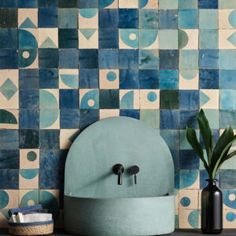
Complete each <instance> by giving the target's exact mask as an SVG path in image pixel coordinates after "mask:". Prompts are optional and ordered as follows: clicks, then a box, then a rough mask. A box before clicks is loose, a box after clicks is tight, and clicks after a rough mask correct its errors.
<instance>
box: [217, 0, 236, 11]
mask: <svg viewBox="0 0 236 236" xmlns="http://www.w3.org/2000/svg"><path fill="white" fill-rule="evenodd" d="M218 1H219V3H218V5H219V8H221V9H235V8H236V2H235V1H234V0H218Z"/></svg>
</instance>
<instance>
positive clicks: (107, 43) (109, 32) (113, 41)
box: [99, 29, 118, 48]
mask: <svg viewBox="0 0 236 236" xmlns="http://www.w3.org/2000/svg"><path fill="white" fill-rule="evenodd" d="M99 48H118V30H117V29H99Z"/></svg>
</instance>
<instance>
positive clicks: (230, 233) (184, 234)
mask: <svg viewBox="0 0 236 236" xmlns="http://www.w3.org/2000/svg"><path fill="white" fill-rule="evenodd" d="M0 235H1V236H9V234H8V233H7V230H0ZM70 235H74V234H66V233H65V232H63V231H59V232H56V233H54V234H51V236H70ZM175 235H176V236H198V235H204V234H202V233H201V231H200V230H176V232H174V233H173V234H168V236H175ZM207 235H208V236H211V235H212V236H213V235H214V236H215V235H216V234H207ZM219 235H220V236H236V229H235V230H224V231H223V232H222V234H219Z"/></svg>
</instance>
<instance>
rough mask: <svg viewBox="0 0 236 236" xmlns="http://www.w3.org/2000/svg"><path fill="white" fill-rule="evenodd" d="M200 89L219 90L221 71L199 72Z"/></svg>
mask: <svg viewBox="0 0 236 236" xmlns="http://www.w3.org/2000/svg"><path fill="white" fill-rule="evenodd" d="M199 78H200V81H199V86H200V89H219V70H200V71H199Z"/></svg>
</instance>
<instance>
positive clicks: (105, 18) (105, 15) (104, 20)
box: [99, 9, 119, 29]
mask: <svg viewBox="0 0 236 236" xmlns="http://www.w3.org/2000/svg"><path fill="white" fill-rule="evenodd" d="M118 23H119V12H118V10H117V9H103V10H99V29H103V28H117V27H118Z"/></svg>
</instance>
